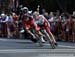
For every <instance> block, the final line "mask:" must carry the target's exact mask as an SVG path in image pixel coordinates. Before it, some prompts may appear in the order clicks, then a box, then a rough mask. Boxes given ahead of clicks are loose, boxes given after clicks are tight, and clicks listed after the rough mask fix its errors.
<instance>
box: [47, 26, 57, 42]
mask: <svg viewBox="0 0 75 57" xmlns="http://www.w3.org/2000/svg"><path fill="white" fill-rule="evenodd" d="M46 31H47V32H48V34H49V35H50V36H51V39H52V40H53V41H54V43H56V40H55V37H54V35H53V34H52V33H51V31H50V29H49V27H46Z"/></svg>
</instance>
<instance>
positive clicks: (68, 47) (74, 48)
mask: <svg viewBox="0 0 75 57" xmlns="http://www.w3.org/2000/svg"><path fill="white" fill-rule="evenodd" d="M44 45H48V46H49V45H50V44H44ZM58 47H66V48H74V49H75V46H65V45H58Z"/></svg>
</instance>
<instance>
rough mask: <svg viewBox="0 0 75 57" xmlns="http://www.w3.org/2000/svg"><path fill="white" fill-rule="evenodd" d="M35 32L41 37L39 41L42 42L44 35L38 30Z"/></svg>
mask: <svg viewBox="0 0 75 57" xmlns="http://www.w3.org/2000/svg"><path fill="white" fill-rule="evenodd" d="M37 34H38V35H39V36H40V38H41V41H42V42H45V40H44V38H43V37H44V35H43V34H42V33H41V32H40V31H37Z"/></svg>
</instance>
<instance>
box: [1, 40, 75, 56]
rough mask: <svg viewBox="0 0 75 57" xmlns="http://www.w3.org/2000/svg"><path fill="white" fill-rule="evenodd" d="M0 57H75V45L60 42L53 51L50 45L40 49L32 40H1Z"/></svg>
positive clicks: (45, 44)
mask: <svg viewBox="0 0 75 57" xmlns="http://www.w3.org/2000/svg"><path fill="white" fill-rule="evenodd" d="M0 57H75V43H71V42H58V47H57V48H56V49H51V46H50V45H49V44H48V43H44V46H43V47H40V46H39V44H38V43H33V42H32V41H30V40H18V39H0Z"/></svg>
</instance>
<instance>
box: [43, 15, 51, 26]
mask: <svg viewBox="0 0 75 57" xmlns="http://www.w3.org/2000/svg"><path fill="white" fill-rule="evenodd" d="M43 19H44V20H45V22H46V23H47V25H48V26H49V27H50V23H49V22H48V20H47V19H46V18H45V17H44V16H43Z"/></svg>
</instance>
